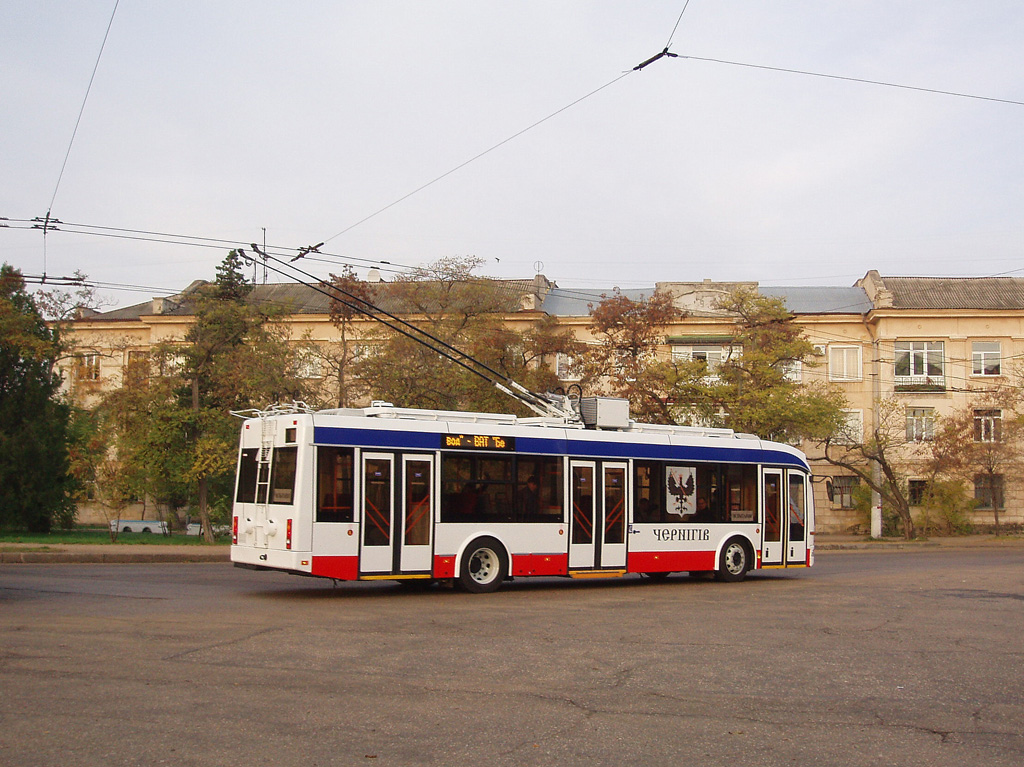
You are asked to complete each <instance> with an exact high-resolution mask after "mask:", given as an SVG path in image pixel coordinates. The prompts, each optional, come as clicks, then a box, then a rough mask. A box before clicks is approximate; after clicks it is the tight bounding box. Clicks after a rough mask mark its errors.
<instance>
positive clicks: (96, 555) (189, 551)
mask: <svg viewBox="0 0 1024 767" xmlns="http://www.w3.org/2000/svg"><path fill="white" fill-rule="evenodd" d="M1007 547H1024V536H1019V535H1018V536H1003V537H1000V538H997V537H996V536H994V535H965V536H957V537H949V538H931V539H929V540H924V541H904V540H900V539H898V538H887V539H884V540H878V541H873V540H870V539H869V538H867V537H865V536H863V535H817V536H815V545H814V550H815V551H816V552H818V553H827V552H833V551H912V550H918V551H922V550H934V549H939V548H947V549H955V548H1007ZM230 554H231V551H230V547H228V546H161V545H160V544H141V545H132V544H124V545H121V544H109V545H106V544H101V545H93V544H67V545H53V546H50V545H44V544H38V543H0V564H48V563H64V564H75V563H78V564H108V565H109V564H146V563H167V562H229V561H230Z"/></svg>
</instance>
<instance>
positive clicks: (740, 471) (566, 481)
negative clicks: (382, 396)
mask: <svg viewBox="0 0 1024 767" xmlns="http://www.w3.org/2000/svg"><path fill="white" fill-rule="evenodd" d="M591 402H593V403H595V404H594V408H593V413H592V414H591V417H590V419H589V420H590V421H591V424H592V425H596V427H597V428H586V427H584V425H583V424H581V423H580V424H574V423H570V422H568V421H567V420H564V419H555V418H517V417H516V416H512V415H497V414H484V413H461V412H447V411H428V410H412V409H402V408H395V407H391V406H387V405H383V404H379V403H375V406H373V407H370V408H364V409H347V410H325V411H319V412H310V411H304V410H301V409H295V410H292V411H280V410H279V411H274V412H270V413H263V414H261V415H260V417H255V418H250V419H248V420H246V421H245V422H244V424H243V427H242V431H241V435H242V436H241V445H240V450H239V462H238V476H237V483H236V491H235V503H234V514H233V523H232V527H233V529H232V546H231V558H232V560H233V561H234V562H235V564H236V565H237V566H241V567H250V568H255V569H272V570H283V571H288V572H293V573H299V574H305V575H312V576H321V577H325V578H333V579H338V580H373V579H396V580H398V579H417V578H419V579H431V580H442V579H455V581H456V582H457V583H458V584H460V585H461V586H463V587H464V588H465V589H467V590H469V591H491V590H494V589H496V588H498V587H499V586H500V585H501V583H502V582H503V581H504V580H505V579H507V578H509V577H517V576H528V575H538V576H543V575H546V576H553V575H560V576H571V577H602V576H619V575H624V574H626V573H641V574H648V575H652V576H653V575H667V574H668V573H670V572H679V571H686V572H690V573H711V572H714V573H716V574H717V575H718V577H719V578H721V579H723V580H741V579H742V578H743V577H744V576H745V575H746V573H747V571H748V570H750V569H757V568H769V567H809V566H811V564H812V563H813V540H814V513H813V506H812V495H811V483H810V469H809V466H808V463H807V459H806V457H805V456H804V455H803V454H802V453H801V452H800V451H799V450H796V449H794V448H792V447H790V446H788V445H783V444H778V443H773V442H767V441H763V440H760V439H758V438H756V437H753V436H750V435H741V434H734V433H733V432H731V431H729V430H724V429H700V428H687V427H672V426H656V425H646V424H636V423H634V422H632V421H630V420H629V418H628V406H627V405H626V404H625V403H624V402H621V401H617V400H604V401H602V400H601V399H600V398H591ZM583 404H584V405H587V404H588V402H587V401H586V400H584V402H583ZM594 413H596V415H594Z"/></svg>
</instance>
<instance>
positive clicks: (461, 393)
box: [354, 257, 577, 414]
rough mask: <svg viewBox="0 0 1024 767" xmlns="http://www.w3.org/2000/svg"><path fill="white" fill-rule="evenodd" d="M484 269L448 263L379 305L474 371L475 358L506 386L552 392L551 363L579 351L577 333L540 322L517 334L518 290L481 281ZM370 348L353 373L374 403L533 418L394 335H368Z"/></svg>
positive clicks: (393, 286)
mask: <svg viewBox="0 0 1024 767" xmlns="http://www.w3.org/2000/svg"><path fill="white" fill-rule="evenodd" d="M481 263H482V262H481V260H480V259H478V258H474V257H465V258H445V259H441V260H439V261H436V262H434V263H433V264H429V265H427V266H424V267H420V268H418V269H415V270H413V271H412V272H411V273H408V274H405V275H402V276H400V277H399V278H397V279H396V280H395V281H394V282H392V283H389V284H388V286H387V290H386V292H383V291H382V292H381V293H380V294H379V295H378V300H379V301H381V302H383V303H384V304H385V306H384V308H386V309H388V311H392V312H393V313H395V314H396V315H397V314H399V313H401V315H402V318H403V319H406V320H407V321H409V322H410V324H413V325H415V326H416V327H419V328H422V329H423V330H424V331H426V332H428V333H430V334H431V335H432V336H434V337H435V338H437V339H439V340H440V341H442V342H444V343H445V344H448V347H449V348H448V349H446V352H447V353H448V354H449V355H450V356H452V357H455V358H456V359H461V360H463V361H465V362H466V363H467V364H469V365H470V366H473V365H472V363H470V362H469V361H468V357H472V358H473V359H476V360H479V361H480V362H482V363H484V364H485V365H487V366H488V367H490V368H491V369H492V370H493V371H495V372H496V373H497V374H498V376H499V377H500V378H502V379H503V380H505V379H507V380H512V381H515V382H517V383H520V384H522V385H524V386H526V387H527V388H530V389H534V390H537V389H539V390H542V391H543V390H546V389H548V388H550V387H551V386H553V385H554V384H555V383H556V382H557V381H556V378H555V375H554V372H553V370H551V366H550V365H549V364H548V362H549V360H550V359H551V358H552V357H553V355H554V354H555V353H557V351H562V350H570V351H571V350H575V349H576V348H577V346H576V344H575V342H574V341H572V339H571V334H570V333H568V332H561V331H558V330H557V327H556V325H555V323H554V322H545V321H541V322H539V323H537V324H536V325H534V326H533V327H532V328H530V329H529V330H518V329H515V328H513V327H511V326H510V325H509V323H508V318H509V315H511V314H513V313H515V312H516V311H518V309H519V308H520V304H519V302H520V298H521V296H520V293H519V289H518V288H517V287H515V286H513V287H512V288H511V289H510V286H508V285H507V284H505V283H502V282H499V281H497V280H492V279H489V278H486V277H480V276H477V275H475V274H474V272H475V270H476V269H477V268H478V267H479V266H480V264H481ZM430 344H431V345H432V346H434V347H438V346H440V344H438V343H436V342H430ZM364 348H366V350H367V352H366V354H365V355H364V356H363V357H361V358H360V359H359V360H358V361H357V363H356V365H355V366H354V368H355V372H356V374H357V375H358V376H359V378H360V379H361V380H362V381H363V383H364V384H365V386H366V390H367V391H368V392H369V393H370V396H371V397H372V398H373V399H385V400H389V401H391V402H394V403H396V404H400V405H402V406H404V407H423V408H432V409H439V410H473V411H481V412H509V411H511V412H515V413H519V414H527V413H530V411H529V410H527V409H525V408H524V407H523V406H521V405H518V404H517V403H516V402H515V401H514V400H512V399H510V398H509V397H508V395H506V394H504V393H502V392H501V391H500V390H499V389H497V388H496V387H495V386H494V384H493V383H491V382H489V381H487V380H485V379H483V378H481V377H480V376H477V375H475V374H473V373H471V372H470V371H469V370H467V369H466V368H465V367H462V366H460V365H459V364H458V363H456V362H453V361H452V360H451V359H445V358H444V357H443V356H442V355H441V354H439V353H438V351H436V350H435V349H432V348H429V347H428V346H424V345H423V344H422V343H420V342H419V341H417V340H414V339H412V338H409V337H408V336H406V335H404V334H402V333H400V332H396V331H395V330H392V329H388V328H381V329H380V330H378V331H377V332H375V333H373V334H370V335H368V336H367V338H366V343H365V347H364ZM462 353H465V354H466V355H468V357H463V356H462ZM488 375H493V374H488ZM530 414H532V413H530Z"/></svg>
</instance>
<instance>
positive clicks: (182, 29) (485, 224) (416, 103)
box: [0, 0, 1024, 305]
mask: <svg viewBox="0 0 1024 767" xmlns="http://www.w3.org/2000/svg"><path fill="white" fill-rule="evenodd" d="M684 6H685V11H683V8H684ZM112 11H114V0H109V2H100V1H99V0H91V1H90V2H84V3H83V2H53V1H51V0H32V1H31V2H29V0H9V2H8V3H5V10H4V23H3V24H2V25H0V104H2V108H0V139H2V140H0V216H2V217H6V218H8V219H10V221H7V222H2V221H0V223H7V224H8V226H7V227H6V228H0V261H3V262H7V263H10V264H12V265H14V266H16V267H17V268H19V269H21V270H22V271H23V272H24V273H25V274H26V275H28V274H32V275H39V274H42V273H43V272H44V270H45V272H46V274H48V275H50V276H63V275H69V274H71V273H73V272H74V271H76V270H78V271H81V272H82V273H84V274H86V275H87V276H88V277H89V278H91V279H93V280H96V281H99V282H101V283H104V284H106V285H107V288H106V289H104V290H103V291H102V295H103V296H104V297H105V300H106V302H107V304H108V305H127V304H132V303H137V302H139V301H142V300H146V299H148V298H149V297H151V296H155V295H162V294H166V293H168V292H175V291H177V290H180V289H181V288H183V287H185V286H186V285H188V284H189V283H190V282H191V281H192V280H194V279H212V278H213V277H214V274H215V268H216V266H217V264H219V263H220V262H221V260H222V259H223V258H224V256H225V255H226V253H227V250H228V248H229V247H231V245H230V243H231V242H237V243H250V242H257V243H263V242H266V243H267V246H268V248H269V249H271V252H272V253H274V252H276V253H281V254H283V253H286V252H289V251H287V249H296V248H299V247H302V246H308V245H314V244H316V243H319V242H325V245H324V246H322V247H321V248H320V250H321V252H322V253H324V254H326V255H325V257H324V258H323V259H322V260H321V259H317V260H313V258H312V257H309V258H307V260H304V261H302V262H300V265H304V266H305V268H306V270H308V271H309V272H310V273H312V274H315V275H316V276H325V275H326V274H327V273H328V272H331V271H333V272H338V271H340V269H341V268H342V264H343V263H349V264H351V265H353V266H354V267H355V268H356V271H357V273H358V274H360V275H361V276H365V275H366V274H367V269H368V268H370V267H373V266H376V267H378V268H379V269H380V270H381V274H382V275H383V277H384V278H385V279H389V278H390V277H391V276H392V275H393V274H394V273H395V272H396V271H401V270H403V269H406V268H408V267H411V266H415V265H420V264H426V263H430V262H433V261H436V260H438V259H440V258H446V257H453V256H458V257H462V256H476V257H478V258H479V259H481V260H482V262H483V263H482V265H481V268H480V273H481V274H484V275H488V276H493V277H500V278H528V277H531V276H533V274H534V273H536V272H542V273H543V274H545V275H546V276H547V277H548V278H549V279H551V280H553V281H555V282H556V283H557V284H558V285H559V286H560V287H566V288H570V287H594V288H601V289H607V290H611V289H612V288H613V287H616V286H618V287H622V288H624V289H625V288H636V287H644V286H649V285H653V284H654V283H655V282H657V281H683V282H691V281H700V280H703V279H712V280H717V281H735V280H755V281H758V282H760V283H761V284H763V285H776V286H779V285H795V286H805V285H852V284H853V283H854V282H855V281H856V280H857V279H858V278H860V277H863V276H864V274H865V273H866V272H867V271H868V270H870V269H877V270H879V271H880V272H881V273H882V274H883V275H891V276H947V275H948V276H988V275H997V274H998V275H1004V274H1006V275H1014V276H1024V216H1022V210H1024V205H1022V203H1024V150H1022V140H1021V139H1022V136H1024V105H1022V104H1013V103H1002V102H999V101H992V100H988V99H1003V100H1008V101H1017V102H1024V67H1022V66H1021V64H1020V56H1021V42H1022V40H1024V4H1022V3H1020V2H1019V0H976V2H971V3H963V2H953V1H952V0H949V1H947V0H929V1H927V2H926V1H925V0H878V1H876V0H857V1H854V2H834V1H830V2H815V3H808V2H805V1H804V2H796V1H795V0H715V2H711V0H689V2H687V1H686V0H673V1H672V2H667V1H666V2H662V1H661V0H648V1H647V2H644V3H631V2H606V1H602V0H580V1H578V2H571V1H569V0H564V1H563V0H537V1H533V0H516V2H508V1H503V0H494V1H492V2H481V1H480V0H465V1H463V2H456V1H454V0H453V1H451V2H430V1H427V0H417V1H413V0H408V1H405V0H375V1H374V2H370V1H369V0H364V1H363V2H349V1H347V0H333V1H332V2H317V1H316V0H301V1H299V2H293V3H280V2H265V1H264V0H247V1H246V2H228V1H227V0H203V1H202V2H193V1H191V0H181V1H180V2H175V3H148V2H147V3H143V2H138V0H121V1H120V2H119V3H118V5H117V9H116V12H114V14H113V22H112V23H111V24H110V31H109V35H108V36H107V38H106V43H105V45H104V47H103V51H102V56H100V57H99V63H98V66H97V56H98V54H99V53H100V47H101V44H103V40H104V33H105V32H106V30H107V25H108V22H110V20H111V14H112ZM681 12H682V16H681V17H680V13H681ZM677 21H678V26H676V24H677ZM674 28H675V31H674V33H673V29H674ZM669 41H671V47H670V50H671V51H672V52H673V53H676V54H678V57H675V58H669V57H665V58H662V59H659V60H657V61H655V62H653V63H652V64H650V65H649V66H647V67H645V68H643V69H642V70H639V71H634V70H633V67H635V66H636V65H638V64H639V63H641V62H643V61H644V60H646V59H648V58H650V57H651V56H653V55H655V54H657V53H658V52H660V51H661V50H662V49H663V48H665V46H666V44H667V43H669ZM708 59H715V60H716V61H708ZM724 62H733V63H724ZM739 64H749V65H756V66H739ZM94 67H96V69H95V77H94V79H93V82H92V86H91V89H90V90H89V92H88V98H87V99H86V91H87V88H88V87H89V82H90V76H91V75H92V73H93V68H94ZM762 67H774V68H777V69H790V70H801V71H805V72H813V73H818V74H828V75H835V76H840V77H845V78H857V79H862V80H876V81H884V82H888V83H894V84H899V85H906V86H914V87H918V88H927V89H933V90H941V91H951V92H956V93H960V94H968V95H973V96H981V97H986V98H964V97H958V96H950V95H943V94H939V93H931V92H924V91H920V90H910V89H904V88H893V87H884V86H880V85H872V84H867V83H862V82H853V81H850V80H840V79H834V78H824V77H813V76H808V75H801V74H794V73H787V72H780V71H775V70H770V69H764V68H762ZM83 100H84V104H85V106H84V110H82V105H83ZM80 110H82V112H81V121H80V123H79V125H78V129H77V133H75V135H74V141H73V142H72V141H71V139H72V133H73V131H75V125H76V120H77V119H78V117H79V112H80ZM560 110H561V111H560ZM556 113H557V114H556ZM548 117H550V119H546V120H545V119H544V118H548ZM538 123H539V124H538ZM531 126H532V127H531ZM503 142H504V143H503ZM69 145H70V152H68V148H69ZM488 150H491V151H488ZM65 155H66V156H67V162H66V164H65V163H64V161H65ZM474 158H475V159H474ZM62 165H64V169H63V175H61V168H62ZM58 179H59V183H58ZM431 182H433V183H431ZM51 200H52V208H51ZM48 209H49V210H50V212H51V215H52V216H53V217H55V218H57V219H59V220H60V221H63V222H69V223H72V224H79V225H87V226H89V227H110V228H111V229H109V230H96V229H92V230H91V231H93V232H96V231H106V232H107V233H108V234H115V233H120V234H122V235H130V234H131V232H138V231H146V232H159V233H168V234H174V235H187V236H188V237H189V238H209V239H208V240H202V241H201V242H203V243H204V244H206V245H210V246H211V247H198V246H196V245H195V244H189V243H195V242H197V240H194V239H191V240H189V242H188V243H186V242H184V241H183V240H182V239H181V238H180V237H175V238H162V239H174V240H175V242H172V243H168V242H148V241H143V240H139V239H119V238H113V237H109V236H96V235H95V234H85V233H81V228H80V227H79V228H78V231H70V230H72V229H75V227H71V226H65V227H63V229H62V230H61V231H51V232H49V233H48V234H47V236H46V237H45V238H44V237H43V235H42V232H40V231H38V230H26V229H24V228H22V227H23V226H24V225H23V224H20V223H19V222H18V220H19V219H22V220H23V219H31V218H34V217H36V216H40V217H42V216H45V215H46V213H47V210H48ZM58 229H61V227H58ZM115 230H131V232H117V231H115ZM264 230H265V234H264ZM147 236H148V235H147ZM211 240H217V241H218V242H211ZM220 240H224V241H226V242H219V241H220ZM275 249H276V250H275ZM290 252H294V250H292V251H290ZM381 262H385V263H381ZM260 279H262V277H260ZM269 279H270V281H279V280H280V279H282V278H280V277H277V276H276V275H274V274H271V275H270V277H269ZM123 285H133V286H138V288H137V289H133V290H127V289H124V288H122V287H117V286H123Z"/></svg>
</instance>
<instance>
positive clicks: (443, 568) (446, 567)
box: [434, 556, 455, 578]
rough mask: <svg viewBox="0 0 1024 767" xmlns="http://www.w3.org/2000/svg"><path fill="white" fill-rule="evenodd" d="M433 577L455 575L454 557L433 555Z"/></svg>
mask: <svg viewBox="0 0 1024 767" xmlns="http://www.w3.org/2000/svg"><path fill="white" fill-rule="evenodd" d="M434 577H435V578H454V577H455V557H454V556H450V557H440V556H435V557H434Z"/></svg>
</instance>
